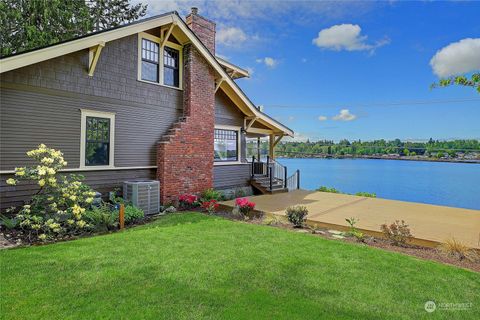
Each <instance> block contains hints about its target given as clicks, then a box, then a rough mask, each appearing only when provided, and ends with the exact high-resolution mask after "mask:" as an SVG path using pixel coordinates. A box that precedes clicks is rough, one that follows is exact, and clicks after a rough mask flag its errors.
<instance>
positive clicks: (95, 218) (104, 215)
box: [83, 203, 118, 232]
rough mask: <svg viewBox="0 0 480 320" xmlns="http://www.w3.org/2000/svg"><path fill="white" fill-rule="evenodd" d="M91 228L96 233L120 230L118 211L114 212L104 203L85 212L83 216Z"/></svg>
mask: <svg viewBox="0 0 480 320" xmlns="http://www.w3.org/2000/svg"><path fill="white" fill-rule="evenodd" d="M83 217H84V219H85V221H86V222H87V223H88V225H89V226H90V228H91V229H92V230H93V231H96V232H104V231H109V230H115V229H116V228H118V211H116V210H112V209H111V207H110V206H109V205H108V204H105V203H103V204H102V205H101V206H100V207H95V208H92V209H90V210H87V211H85V213H84V215H83Z"/></svg>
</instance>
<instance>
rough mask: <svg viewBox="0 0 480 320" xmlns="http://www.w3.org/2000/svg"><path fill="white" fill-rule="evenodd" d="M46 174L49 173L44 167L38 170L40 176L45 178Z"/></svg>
mask: <svg viewBox="0 0 480 320" xmlns="http://www.w3.org/2000/svg"><path fill="white" fill-rule="evenodd" d="M46 173H47V171H46V170H45V168H44V167H40V168H39V169H38V175H39V176H44V175H45V174H46Z"/></svg>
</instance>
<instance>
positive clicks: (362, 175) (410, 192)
mask: <svg viewBox="0 0 480 320" xmlns="http://www.w3.org/2000/svg"><path fill="white" fill-rule="evenodd" d="M278 161H279V162H280V163H281V164H283V165H286V166H287V167H288V172H289V175H290V174H292V173H293V172H294V170H296V169H300V175H301V179H300V185H301V188H302V189H307V190H314V189H316V188H318V187H319V186H322V185H323V186H328V187H334V188H336V189H338V190H340V191H342V192H347V193H356V192H359V191H365V192H374V193H376V194H377V197H379V198H385V199H394V200H403V201H412V202H422V203H429V204H436V205H442V206H450V207H461V208H469V209H477V210H480V164H468V163H447V162H425V161H403V160H380V159H379V160H376V159H278Z"/></svg>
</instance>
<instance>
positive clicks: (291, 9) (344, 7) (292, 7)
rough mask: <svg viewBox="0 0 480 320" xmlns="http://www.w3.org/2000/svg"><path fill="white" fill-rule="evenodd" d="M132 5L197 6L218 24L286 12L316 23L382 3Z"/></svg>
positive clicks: (146, 0)
mask: <svg viewBox="0 0 480 320" xmlns="http://www.w3.org/2000/svg"><path fill="white" fill-rule="evenodd" d="M131 2H132V4H136V3H143V4H148V10H147V15H148V16H152V15H157V14H162V13H165V12H168V11H173V10H175V11H178V12H179V14H180V15H182V16H185V15H187V14H188V13H190V8H191V7H198V9H199V14H201V15H203V16H205V17H208V18H209V19H212V20H214V21H215V22H217V23H220V22H222V23H230V22H231V21H240V20H242V21H249V22H250V23H257V22H258V21H259V20H262V21H269V22H271V23H275V24H282V23H283V22H284V20H283V19H280V18H281V17H283V16H285V15H288V16H289V17H290V21H292V22H293V23H298V24H305V23H316V22H317V21H318V20H319V19H346V18H350V17H356V16H359V15H362V14H364V13H366V12H369V11H371V10H373V9H375V8H378V7H379V6H381V5H382V4H378V3H373V2H371V1H353V2H352V1H293V0H287V1H278V0H262V1H244V0H229V1H225V0H132V1H131Z"/></svg>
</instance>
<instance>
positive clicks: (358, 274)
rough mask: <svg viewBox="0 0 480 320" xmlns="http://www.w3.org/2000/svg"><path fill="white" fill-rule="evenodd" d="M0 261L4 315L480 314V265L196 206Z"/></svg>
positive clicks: (2, 254) (2, 255) (4, 254)
mask: <svg viewBox="0 0 480 320" xmlns="http://www.w3.org/2000/svg"><path fill="white" fill-rule="evenodd" d="M0 259H1V282H0V308H1V309H0V311H1V312H0V317H1V318H4V319H20V318H23V319H27V318H28V319H32V318H36V319H100V318H104V319H105V318H110V319H159V318H170V319H198V318H209V319H265V318H268V319H319V318H330V319H387V318H390V319H421V318H425V319H427V318H428V319H430V318H435V319H436V318H445V319H455V318H458V319H480V299H479V298H480V296H479V294H480V274H477V273H474V272H471V271H466V270H462V269H458V268H455V267H450V266H445V265H441V264H438V263H434V262H429V261H422V260H418V259H415V258H411V257H408V256H403V255H400V254H396V253H390V252H384V251H381V250H378V249H374V248H370V247H364V246H360V245H352V244H347V243H342V242H339V241H333V240H326V239H322V238H319V237H315V236H312V235H309V234H301V233H296V232H291V231H286V230H282V229H278V228H273V227H267V226H257V225H252V224H246V223H241V222H233V221H228V220H224V219H221V218H213V217H207V216H204V215H201V214H198V213H185V214H174V215H170V216H166V217H164V218H162V219H159V220H157V221H156V222H154V223H152V224H150V225H146V226H142V227H138V228H134V229H129V230H127V231H125V232H120V233H115V234H111V235H105V236H97V237H92V238H85V239H81V240H77V241H70V242H64V243H58V244H54V245H46V246H39V247H31V248H23V249H14V250H2V251H0ZM428 300H434V301H436V302H437V303H470V302H471V303H472V304H473V305H472V307H471V308H470V309H469V310H467V311H445V310H436V311H435V312H434V313H432V314H427V313H426V312H425V310H424V304H425V302H426V301H428Z"/></svg>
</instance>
